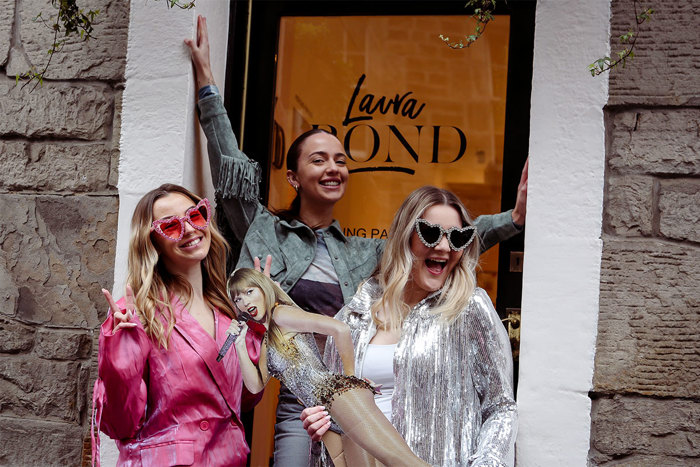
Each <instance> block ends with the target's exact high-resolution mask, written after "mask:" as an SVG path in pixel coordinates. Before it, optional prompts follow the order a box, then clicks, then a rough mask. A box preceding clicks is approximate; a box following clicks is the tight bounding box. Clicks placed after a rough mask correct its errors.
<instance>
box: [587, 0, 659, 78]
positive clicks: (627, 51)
mask: <svg viewBox="0 0 700 467" xmlns="http://www.w3.org/2000/svg"><path fill="white" fill-rule="evenodd" d="M637 3H638V1H637V0H634V17H635V21H636V24H635V28H634V30H632V29H630V30H629V31H627V32H626V33H625V34H623V35H621V36H620V43H621V44H624V45H625V47H624V48H623V49H622V50H619V51H617V52H616V53H615V55H616V56H617V58H616V59H615V60H613V58H612V57H602V58H599V59H598V60H596V61H595V62H593V63H591V64H590V65H588V71H590V73H591V76H598V75H600V74H602V73H605V72H606V71H609V70H612V69H613V68H615V67H616V66H618V65H620V64H622V68H624V67H625V64H626V63H627V60H628V59H629V60H633V59H634V46H635V44H636V43H637V38H638V37H639V32H640V31H641V26H642V24H644V23H645V22H647V21H651V15H652V14H653V13H654V10H653V9H652V8H645V9H643V10H642V12H641V13H637Z"/></svg>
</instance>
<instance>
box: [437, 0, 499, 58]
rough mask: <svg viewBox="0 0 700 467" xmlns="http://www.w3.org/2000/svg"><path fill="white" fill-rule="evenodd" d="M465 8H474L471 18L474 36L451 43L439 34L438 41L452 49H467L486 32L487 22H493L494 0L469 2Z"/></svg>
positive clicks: (470, 0) (447, 38) (472, 0)
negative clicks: (474, 23)
mask: <svg viewBox="0 0 700 467" xmlns="http://www.w3.org/2000/svg"><path fill="white" fill-rule="evenodd" d="M464 7H465V8H472V7H473V8H474V14H472V16H471V17H472V18H473V19H475V20H476V26H475V29H474V34H470V35H468V36H464V37H463V38H462V39H459V40H458V41H451V40H450V38H449V37H445V36H444V35H442V34H440V39H442V41H443V42H444V43H445V44H447V46H448V47H450V48H452V49H464V48H465V47H469V46H470V45H472V44H473V43H474V42H476V41H477V39H479V38H480V37H481V35H482V34H483V33H484V31H485V30H486V26H487V25H488V24H489V21H493V19H494V18H493V11H494V10H495V9H496V0H469V1H468V2H467V4H466V5H465V6H464Z"/></svg>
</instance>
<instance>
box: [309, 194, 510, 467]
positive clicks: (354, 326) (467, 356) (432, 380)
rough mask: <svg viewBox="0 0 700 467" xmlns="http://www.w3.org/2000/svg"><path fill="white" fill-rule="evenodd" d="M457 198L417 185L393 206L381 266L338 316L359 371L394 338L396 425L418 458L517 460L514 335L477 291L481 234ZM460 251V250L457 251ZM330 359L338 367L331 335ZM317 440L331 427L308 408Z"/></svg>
mask: <svg viewBox="0 0 700 467" xmlns="http://www.w3.org/2000/svg"><path fill="white" fill-rule="evenodd" d="M469 225H471V221H470V219H469V217H468V215H467V212H466V210H465V208H464V206H463V205H462V203H461V202H460V201H459V199H458V198H457V197H456V196H455V195H453V194H452V193H451V192H449V191H446V190H441V189H438V188H434V187H423V188H420V189H418V190H416V191H414V192H413V193H412V194H411V195H409V197H408V198H407V199H406V201H404V203H403V205H402V206H401V208H400V209H399V211H398V212H397V214H396V216H395V218H394V221H393V223H392V226H391V231H390V233H389V240H388V242H387V246H386V251H385V254H384V256H383V258H382V261H381V263H380V266H379V269H378V272H377V273H376V274H375V275H374V276H373V277H372V278H370V279H369V280H368V281H366V282H365V283H364V284H363V285H362V286H361V287H360V289H359V290H358V292H357V294H356V295H355V296H354V298H353V299H352V300H351V301H350V303H348V304H347V305H346V306H345V307H343V309H342V310H340V312H339V313H338V314H337V315H336V319H339V320H340V321H343V322H345V323H347V324H348V325H349V326H350V328H351V334H352V340H353V344H354V347H355V368H356V372H357V375H358V376H363V373H362V372H363V366H364V363H365V354H366V351H367V348H368V344H370V343H371V344H397V345H396V350H395V351H394V355H393V374H394V392H393V395H392V398H391V407H392V409H391V422H392V424H393V425H394V426H395V427H396V429H397V430H398V431H399V433H400V434H401V435H402V436H403V437H404V439H405V440H406V442H407V443H408V445H409V446H410V447H411V449H412V450H413V452H415V453H416V454H417V455H418V456H419V457H420V458H421V459H423V460H424V461H426V462H428V463H430V464H432V465H441V466H463V465H469V466H502V465H509V464H511V463H512V448H513V445H514V442H515V435H516V430H517V414H516V405H515V400H514V398H513V383H512V374H513V373H512V357H511V353H510V345H509V341H508V336H507V334H506V332H505V329H504V327H503V325H502V324H501V322H500V320H499V318H498V315H497V314H496V311H495V310H494V308H493V304H492V303H491V300H490V299H489V297H488V295H487V294H486V292H485V291H484V290H482V289H480V288H478V287H476V279H475V273H474V268H475V266H476V264H477V258H478V245H476V243H477V242H478V236H473V238H474V241H472V242H471V243H467V244H466V245H465V242H466V240H465V238H467V237H468V236H469V235H468V226H469ZM460 247H461V249H460ZM325 361H326V364H327V366H328V367H329V368H330V369H331V370H334V369H335V370H337V369H338V368H339V366H338V365H339V363H340V362H339V358H338V353H337V350H336V347H335V345H334V343H333V340H332V339H329V342H328V344H327V346H326V353H325ZM302 420H304V426H305V427H307V431H308V432H309V434H310V435H311V436H312V438H314V439H318V437H319V434H321V433H323V432H324V431H325V430H326V429H327V428H328V427H327V423H325V422H324V421H323V420H322V419H321V418H320V417H319V416H318V409H317V408H310V409H306V410H305V411H304V413H303V414H302Z"/></svg>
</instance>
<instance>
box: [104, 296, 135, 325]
mask: <svg viewBox="0 0 700 467" xmlns="http://www.w3.org/2000/svg"><path fill="white" fill-rule="evenodd" d="M102 293H103V294H104V296H105V298H106V299H107V303H109V308H110V309H111V310H112V316H113V322H114V324H113V326H112V334H115V333H116V332H117V331H119V330H120V329H123V328H135V327H136V326H137V324H136V322H134V309H135V308H134V290H133V289H132V288H131V286H130V285H127V286H126V296H125V297H124V302H125V305H126V310H125V311H126V313H122V310H121V308H119V305H117V304H116V302H115V301H114V299H113V298H112V294H110V293H109V291H108V290H105V289H102ZM136 319H138V318H136Z"/></svg>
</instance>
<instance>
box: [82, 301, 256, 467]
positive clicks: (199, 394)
mask: <svg viewBox="0 0 700 467" xmlns="http://www.w3.org/2000/svg"><path fill="white" fill-rule="evenodd" d="M118 304H119V306H120V307H122V308H123V306H124V302H123V299H122V300H120V301H119V302H118ZM172 304H173V308H174V310H175V313H176V324H175V328H174V329H173V331H172V334H171V335H170V343H169V347H168V349H167V350H164V349H163V348H162V347H160V346H158V345H157V344H154V343H153V341H151V339H150V338H148V336H147V335H146V332H145V331H144V329H143V326H142V325H141V324H140V323H139V325H138V326H137V327H135V328H131V329H121V330H119V331H117V333H116V334H112V327H113V319H112V315H111V314H110V316H109V317H108V318H107V320H106V321H105V322H104V324H103V325H102V328H101V330H100V344H99V359H98V360H99V363H98V365H99V366H98V372H99V379H98V380H97V382H96V383H95V391H94V393H93V406H94V408H93V413H94V415H93V417H94V418H93V422H94V423H95V424H96V425H98V426H99V427H100V429H101V430H102V431H103V432H105V433H106V434H107V435H108V436H110V437H111V438H114V439H115V440H116V442H117V446H118V448H119V465H126V466H141V465H144V466H170V465H207V466H210V465H211V466H214V465H227V466H229V465H230V466H244V465H245V464H246V459H247V456H248V452H249V449H248V445H247V444H246V441H245V434H244V432H243V425H242V424H241V420H240V412H241V392H242V378H241V372H240V369H239V366H238V357H237V355H236V350H235V348H234V347H231V349H230V350H229V351H228V353H227V354H226V356H225V357H224V359H223V360H222V361H221V362H217V361H216V356H217V354H218V352H219V349H220V348H221V346H222V345H223V344H224V341H225V340H226V334H225V332H226V329H227V328H228V326H229V324H230V323H231V319H230V318H228V317H227V316H226V315H224V314H222V313H219V312H218V311H217V312H216V313H215V314H214V315H215V329H216V340H214V339H212V338H211V336H210V335H209V334H208V333H207V332H206V331H205V330H204V329H203V328H202V327H201V326H200V325H199V323H198V322H197V321H196V320H195V319H194V318H193V317H192V316H191V315H190V314H189V313H188V311H187V309H185V307H184V306H183V305H182V303H180V301H179V300H178V299H177V298H176V297H174V298H173V299H172ZM248 345H249V348H250V347H252V346H251V343H250V342H249V343H248ZM251 350H253V349H251ZM251 353H255V352H254V351H253V352H251ZM252 357H254V355H251V358H252ZM255 357H257V355H255ZM256 359H257V358H256ZM93 445H95V442H93ZM93 452H94V451H93ZM95 455H96V457H97V459H99V443H98V447H97V452H96V453H94V454H93V459H95ZM97 459H95V460H97ZM98 462H99V460H98Z"/></svg>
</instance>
